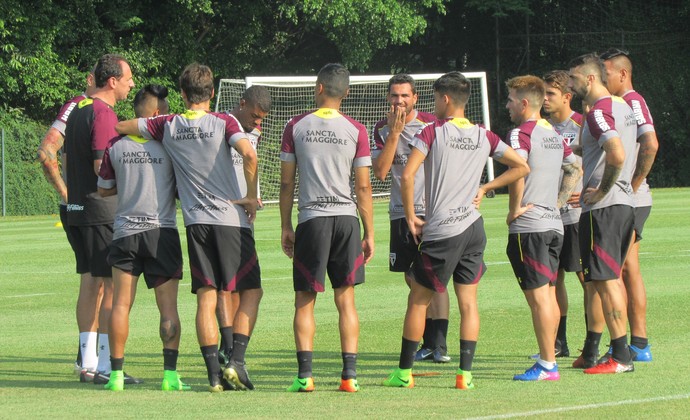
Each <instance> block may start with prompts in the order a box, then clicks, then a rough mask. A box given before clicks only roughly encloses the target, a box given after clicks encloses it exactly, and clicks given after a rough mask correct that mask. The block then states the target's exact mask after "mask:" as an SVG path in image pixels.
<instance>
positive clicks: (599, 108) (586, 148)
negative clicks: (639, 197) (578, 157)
mask: <svg viewBox="0 0 690 420" xmlns="http://www.w3.org/2000/svg"><path fill="white" fill-rule="evenodd" d="M636 133H637V123H636V120H635V115H634V114H633V111H632V108H630V107H629V106H628V104H626V103H625V101H624V100H623V99H621V98H619V97H617V96H604V97H602V98H599V99H598V100H597V101H596V102H595V103H594V105H593V106H592V109H591V110H590V111H589V113H588V114H587V118H586V119H585V126H584V129H583V130H582V138H581V139H580V142H581V144H582V164H583V167H584V179H583V181H582V183H583V191H585V190H586V189H587V188H590V187H591V188H598V187H599V183H600V182H601V179H602V177H603V175H604V166H605V158H606V153H605V152H604V144H605V143H606V142H607V141H608V140H609V139H611V138H614V137H618V138H620V140H621V144H622V145H623V150H624V151H625V162H624V164H623V169H622V170H621V172H620V174H619V176H618V179H617V180H616V183H615V185H614V186H613V187H611V190H610V191H609V193H608V194H606V196H604V198H603V199H601V201H599V202H598V203H596V204H594V205H591V204H585V202H584V194H583V195H582V196H581V198H580V204H581V205H582V211H585V212H586V211H590V210H594V209H601V208H605V207H609V206H613V205H617V204H621V205H626V206H633V204H634V203H633V198H632V188H631V186H630V180H631V179H632V173H633V170H634V168H635V161H636V160H637V157H636V155H635V145H636V144H637V142H636V141H635V139H636V138H637V135H636Z"/></svg>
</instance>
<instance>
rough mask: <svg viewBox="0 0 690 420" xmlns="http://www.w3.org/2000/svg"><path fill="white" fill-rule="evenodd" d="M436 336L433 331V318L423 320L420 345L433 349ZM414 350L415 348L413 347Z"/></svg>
mask: <svg viewBox="0 0 690 420" xmlns="http://www.w3.org/2000/svg"><path fill="white" fill-rule="evenodd" d="M435 338H436V333H435V332H434V320H433V319H431V318H427V319H426V320H424V335H422V346H423V347H424V348H425V349H431V350H433V349H435V348H436V344H435V343H434V339H435ZM415 351H416V349H415Z"/></svg>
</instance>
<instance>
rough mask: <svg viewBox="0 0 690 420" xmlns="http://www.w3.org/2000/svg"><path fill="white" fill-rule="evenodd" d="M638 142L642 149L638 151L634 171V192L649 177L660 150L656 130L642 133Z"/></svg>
mask: <svg viewBox="0 0 690 420" xmlns="http://www.w3.org/2000/svg"><path fill="white" fill-rule="evenodd" d="M637 142H638V143H639V144H640V150H639V151H638V152H637V163H635V172H633V176H632V181H631V184H632V189H633V191H634V192H637V189H638V188H640V185H642V181H644V179H645V178H647V175H648V174H649V171H650V170H651V169H652V164H654V159H656V152H657V151H658V150H659V140H657V138H656V133H655V132H654V131H648V132H646V133H644V134H642V135H641V136H640V137H639V138H638V139H637Z"/></svg>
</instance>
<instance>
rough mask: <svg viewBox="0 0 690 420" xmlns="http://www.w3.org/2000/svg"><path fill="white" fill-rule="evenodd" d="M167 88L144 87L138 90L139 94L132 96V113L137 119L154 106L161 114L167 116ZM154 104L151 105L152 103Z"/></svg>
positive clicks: (159, 86)
mask: <svg viewBox="0 0 690 420" xmlns="http://www.w3.org/2000/svg"><path fill="white" fill-rule="evenodd" d="M167 98H168V88H167V87H165V86H161V85H152V84H150V85H146V86H144V87H143V88H141V89H139V92H137V94H136V95H135V96H134V113H135V114H136V115H137V117H142V116H143V115H144V114H145V113H147V112H148V110H149V108H153V107H154V106H155V107H156V108H158V109H159V110H160V111H161V113H163V114H167V113H168V110H169V106H168V99H167ZM154 101H155V102H156V103H155V104H153V102H154Z"/></svg>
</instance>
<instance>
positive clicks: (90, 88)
mask: <svg viewBox="0 0 690 420" xmlns="http://www.w3.org/2000/svg"><path fill="white" fill-rule="evenodd" d="M93 78H94V76H93V70H92V71H91V72H89V74H88V75H87V76H86V90H85V91H84V93H81V94H79V95H77V96H75V97H73V98H72V99H70V100H69V101H67V102H65V104H64V105H63V106H62V108H60V111H59V112H58V114H57V116H56V117H55V121H53V124H52V125H51V126H50V128H49V129H48V131H47V132H46V135H45V137H44V138H43V140H42V141H41V144H40V145H39V146H38V151H37V152H36V161H37V162H38V163H40V164H41V168H42V169H43V175H44V176H45V178H46V180H47V181H48V182H49V183H50V185H52V186H53V188H54V189H55V192H57V193H58V195H59V196H60V223H61V224H62V229H63V230H64V231H65V234H66V235H67V241H68V242H70V243H71V241H72V237H71V235H70V233H69V232H70V231H69V228H68V223H67V185H66V183H65V175H66V166H65V165H66V164H67V155H66V154H65V153H64V150H63V149H62V146H63V145H64V144H65V129H66V128H67V119H68V118H69V114H70V113H71V112H72V110H73V109H74V108H75V107H76V106H77V104H78V103H79V102H81V101H82V100H83V99H86V97H87V96H90V95H92V94H93V93H94V92H95V89H96V85H95V84H94V80H93ZM58 155H60V158H61V159H60V160H61V162H60V163H61V165H60V164H59V163H58ZM60 166H62V168H60ZM80 277H83V278H84V279H83V280H81V282H82V283H88V282H91V281H92V280H91V273H82V274H80ZM99 290H100V293H99V296H98V302H100V299H101V298H102V297H103V289H102V288H101V289H99ZM96 306H98V305H96ZM77 316H78V317H82V316H86V317H87V319H86V320H84V321H83V322H82V321H77V325H81V324H83V323H87V322H90V323H91V324H93V325H92V326H91V327H89V330H90V331H91V330H93V331H95V330H96V329H97V328H98V325H97V320H98V317H97V316H96V315H95V314H93V313H91V314H87V313H85V312H84V311H79V310H78V309H77ZM90 350H91V351H93V355H92V359H94V360H95V359H96V357H97V355H96V346H92V348H90ZM74 372H75V373H76V374H77V376H79V375H80V373H81V345H78V346H77V359H76V361H75V362H74Z"/></svg>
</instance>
